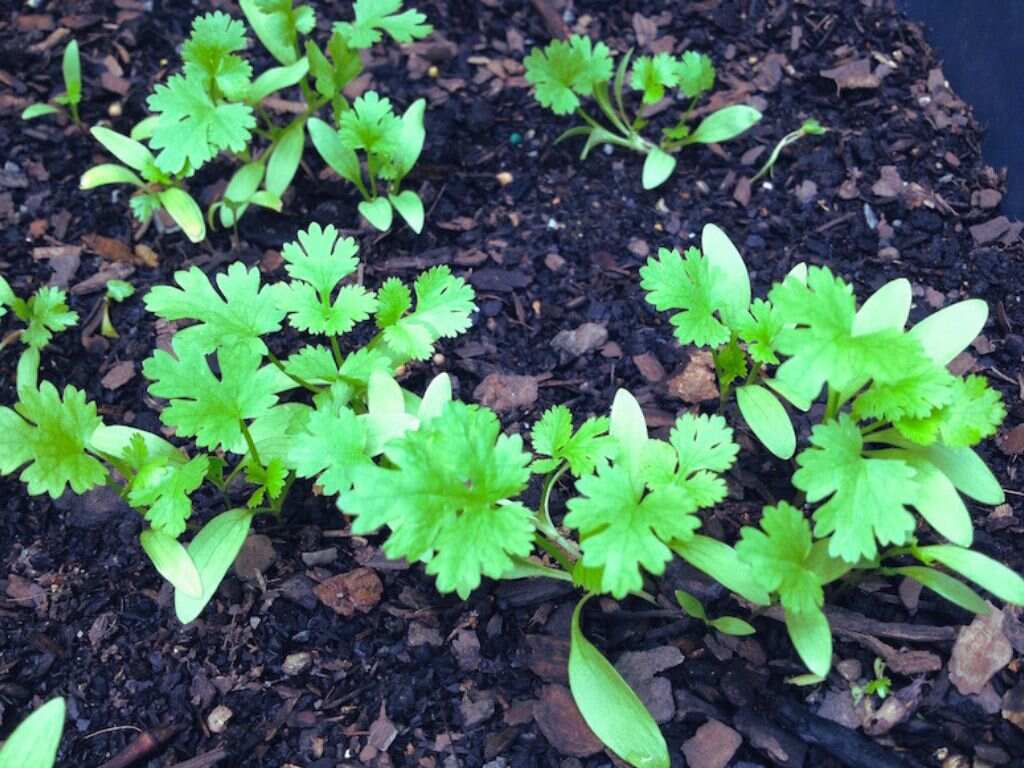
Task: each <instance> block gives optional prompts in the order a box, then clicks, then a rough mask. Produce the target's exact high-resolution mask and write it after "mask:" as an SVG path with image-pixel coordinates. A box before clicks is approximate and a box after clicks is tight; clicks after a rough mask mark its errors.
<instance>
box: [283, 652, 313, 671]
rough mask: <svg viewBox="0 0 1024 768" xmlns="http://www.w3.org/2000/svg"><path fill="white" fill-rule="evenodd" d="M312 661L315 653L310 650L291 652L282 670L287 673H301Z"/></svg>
mask: <svg viewBox="0 0 1024 768" xmlns="http://www.w3.org/2000/svg"><path fill="white" fill-rule="evenodd" d="M312 663H313V655H312V654H311V653H309V651H300V652H299V653H290V654H288V656H286V657H285V660H284V664H282V665H281V671H282V672H284V673H285V674H286V675H301V674H302V673H303V672H305V671H306V670H307V669H309V667H310V665H311V664H312Z"/></svg>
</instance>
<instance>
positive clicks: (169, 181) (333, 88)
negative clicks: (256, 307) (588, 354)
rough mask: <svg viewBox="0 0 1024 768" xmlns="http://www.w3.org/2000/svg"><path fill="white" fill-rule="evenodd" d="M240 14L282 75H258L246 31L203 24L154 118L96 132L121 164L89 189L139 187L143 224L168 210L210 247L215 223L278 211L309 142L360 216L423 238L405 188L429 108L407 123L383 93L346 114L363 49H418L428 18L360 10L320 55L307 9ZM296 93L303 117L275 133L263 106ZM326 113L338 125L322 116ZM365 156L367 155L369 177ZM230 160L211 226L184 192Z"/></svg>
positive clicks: (363, 0)
mask: <svg viewBox="0 0 1024 768" xmlns="http://www.w3.org/2000/svg"><path fill="white" fill-rule="evenodd" d="M240 5H241V8H242V12H243V13H244V15H245V19H246V21H247V22H248V29H251V30H252V32H253V33H254V34H255V35H256V37H257V38H258V39H259V41H260V42H261V43H262V44H263V46H264V47H265V48H266V49H267V51H268V52H269V53H270V54H271V55H272V56H273V57H274V59H276V61H277V64H278V65H277V66H273V67H270V68H269V69H266V70H264V71H263V72H261V73H259V74H258V75H257V74H256V73H255V71H254V69H253V64H252V62H251V61H250V60H249V58H247V44H246V33H247V27H246V25H245V24H244V23H243V22H241V21H239V20H237V19H233V18H232V17H230V16H229V15H227V14H226V13H223V12H220V11H216V12H213V13H207V14H204V15H202V16H199V17H197V18H196V19H195V20H194V21H193V24H192V31H191V34H190V35H189V38H188V40H187V41H186V42H185V43H184V45H183V46H182V60H183V64H184V66H183V68H182V71H181V72H179V73H176V74H173V75H171V77H170V78H169V79H168V80H167V82H165V83H161V84H159V85H157V86H156V88H155V90H154V92H153V93H152V95H150V97H149V98H148V100H147V102H146V103H147V106H148V107H149V110H150V112H151V113H152V114H151V115H150V116H149V117H147V118H146V119H144V120H143V121H142V122H141V123H139V124H138V125H136V126H135V128H134V129H133V130H132V132H131V136H130V138H129V137H125V136H121V135H120V134H115V133H114V132H113V131H109V130H107V129H94V131H93V135H94V136H95V137H96V138H97V140H99V141H100V143H102V144H103V146H104V147H105V148H106V149H107V150H108V151H110V152H111V153H112V154H114V156H115V157H117V158H118V160H120V161H121V163H123V165H101V166H98V167H96V168H92V169H90V170H89V171H87V172H86V174H85V175H84V176H83V177H82V187H83V188H84V189H90V188H92V187H95V186H99V185H101V184H130V185H132V186H134V187H136V189H137V192H136V193H135V194H134V195H133V197H132V199H131V205H132V211H133V213H134V214H135V216H136V218H137V219H139V220H140V221H141V222H143V223H145V222H148V221H149V220H150V218H151V217H152V216H153V214H154V213H155V212H156V211H157V210H159V209H161V208H163V209H164V210H165V211H166V212H167V213H168V214H169V215H170V216H171V218H173V219H174V220H175V222H177V224H178V225H179V226H180V227H181V229H182V230H183V231H184V232H185V234H186V235H187V236H188V237H189V239H190V240H192V241H194V242H198V241H200V240H202V239H204V238H205V237H206V227H207V224H209V225H210V226H211V227H212V226H213V225H214V224H215V223H216V222H218V221H219V223H220V225H221V226H223V227H236V226H237V222H238V219H239V218H241V216H243V215H244V214H245V212H246V211H247V210H248V209H249V208H250V207H251V206H254V205H255V206H261V207H264V208H269V209H271V210H275V211H279V210H281V207H282V199H283V197H284V195H285V192H286V191H287V190H288V188H289V187H290V186H291V183H292V181H293V179H294V177H295V174H296V173H297V172H298V169H299V167H300V165H301V162H302V158H303V154H304V152H305V148H306V134H307V133H309V135H310V138H311V139H312V141H313V143H314V144H315V145H316V147H317V149H318V150H319V151H320V153H321V155H323V157H324V159H325V161H326V162H327V163H328V164H329V165H331V167H333V168H334V169H335V170H336V171H338V173H339V174H340V175H341V176H342V177H343V178H345V179H347V180H349V181H351V182H352V183H353V184H355V186H356V187H357V188H358V189H359V191H360V194H361V195H362V197H363V201H362V203H361V204H360V206H359V210H360V212H361V213H363V215H364V216H366V218H367V219H368V220H369V221H370V222H371V223H372V224H373V225H374V226H376V227H378V228H380V229H387V228H388V227H389V226H390V224H391V220H392V212H393V211H394V210H397V211H398V213H399V215H401V216H402V217H403V218H404V219H405V220H406V221H407V222H408V223H409V225H410V226H411V227H412V228H413V229H414V230H415V231H417V232H419V231H420V230H421V229H422V227H423V218H424V213H423V205H422V202H421V201H420V199H419V197H418V196H417V195H416V193H415V192H412V191H411V190H402V189H401V188H400V184H401V182H402V180H403V179H404V177H405V176H406V175H407V174H408V172H409V171H410V170H411V169H412V166H413V165H414V164H415V162H416V159H417V158H418V156H419V153H420V150H421V149H422V146H423V138H424V133H423V112H424V108H425V102H423V101H422V100H420V101H417V102H415V103H414V104H412V105H411V106H410V107H409V109H408V110H407V111H406V112H405V114H404V115H403V117H401V118H399V117H397V116H396V115H395V114H394V113H393V112H392V110H391V104H390V101H389V100H388V99H386V98H382V97H380V96H378V95H377V94H376V93H373V92H370V93H367V94H364V95H363V96H361V97H360V98H359V99H356V101H355V103H354V104H350V103H349V101H348V100H347V98H346V97H345V95H344V93H343V91H344V89H345V87H346V86H347V85H348V84H349V83H350V82H352V80H354V79H355V78H356V77H357V76H358V75H359V74H360V72H361V71H362V67H363V64H362V60H361V58H360V55H359V52H360V50H361V49H365V48H369V47H371V46H372V45H374V44H375V43H378V42H380V41H381V40H382V39H383V36H384V34H387V35H388V36H389V37H391V39H393V40H395V41H397V42H400V43H404V42H410V41H411V40H416V39H420V38H422V37H424V36H426V35H427V34H429V33H430V31H431V29H432V28H431V27H430V25H429V24H426V23H425V22H426V17H425V16H424V15H423V14H422V13H420V12H419V11H416V10H412V9H408V10H402V0H356V2H355V3H354V4H353V6H352V7H353V12H354V16H355V18H354V19H353V20H352V21H350V22H338V23H336V24H334V26H333V28H332V32H331V36H330V38H329V40H328V42H327V45H326V49H321V48H320V46H318V45H317V43H316V42H315V41H314V40H313V39H311V38H310V37H309V36H310V35H311V34H313V32H314V31H315V29H316V16H315V12H314V11H313V8H312V7H311V6H309V5H298V6H296V5H295V4H294V2H293V1H292V0H284V2H267V1H266V0H243V1H242V2H241V3H240ZM290 88H294V89H297V91H298V93H299V94H301V97H302V99H303V101H304V104H305V108H304V109H303V110H302V111H301V112H300V113H298V114H295V115H292V117H291V118H290V119H289V120H288V122H285V123H278V122H277V121H275V119H274V118H273V117H272V115H271V113H270V112H269V111H268V110H267V109H265V108H264V106H263V101H264V100H265V99H267V98H268V97H271V96H273V95H274V94H277V93H279V92H281V91H283V90H285V89H290ZM327 108H329V110H330V112H331V115H332V118H331V119H332V125H328V123H326V122H325V121H324V120H322V119H321V118H320V117H318V115H320V114H321V113H322V112H323V111H325V110H326V109H327ZM336 127H337V128H340V130H336ZM97 131H102V132H101V133H97ZM144 143H145V144H148V147H147V146H145V144H144ZM357 151H361V152H364V153H365V163H366V172H365V173H366V175H365V177H364V175H363V173H364V172H363V168H362V166H361V161H360V160H359V158H358V157H357V155H356V152H357ZM223 155H229V156H231V157H233V158H234V159H235V160H236V161H237V162H238V164H239V168H238V170H237V171H236V172H235V173H234V174H233V175H232V177H231V178H230V180H229V181H228V183H227V184H226V185H225V186H224V191H223V194H222V197H221V198H220V199H219V200H216V201H214V203H213V204H212V205H211V206H210V208H209V210H208V211H207V214H206V217H205V220H204V217H203V214H202V212H201V211H200V209H199V206H198V204H197V203H196V201H195V199H194V198H193V197H192V196H191V195H190V194H189V193H188V192H187V191H186V189H185V183H186V181H187V180H188V179H189V178H190V177H192V176H193V175H194V174H195V173H196V171H198V170H199V169H200V168H202V167H203V166H205V165H206V164H207V163H209V162H211V161H213V160H214V158H216V157H219V156H223Z"/></svg>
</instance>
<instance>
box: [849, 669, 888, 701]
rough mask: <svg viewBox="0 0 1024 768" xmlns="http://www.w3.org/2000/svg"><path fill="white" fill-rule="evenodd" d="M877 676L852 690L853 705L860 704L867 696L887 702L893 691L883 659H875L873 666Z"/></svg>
mask: <svg viewBox="0 0 1024 768" xmlns="http://www.w3.org/2000/svg"><path fill="white" fill-rule="evenodd" d="M872 669H873V670H874V673H875V676H874V678H873V679H871V680H869V681H868V682H867V683H865V684H864V685H855V686H853V687H851V688H850V696H851V697H853V703H854V704H855V705H856V704H860V702H861V699H863V698H864V697H865V696H877V697H878V698H879V699H881V700H882V701H885V699H886V697H887V696H888V695H889V692H890V691H891V690H892V680H890V679H889V677H888V676H887V675H886V674H885V662H884V661H882V659H877V658H876V659H875V663H874V664H873V665H872Z"/></svg>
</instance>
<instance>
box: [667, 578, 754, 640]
mask: <svg viewBox="0 0 1024 768" xmlns="http://www.w3.org/2000/svg"><path fill="white" fill-rule="evenodd" d="M675 596H676V602H677V603H679V607H680V608H682V609H683V613H685V614H686V615H687V616H689V617H690V618H691V619H696V620H697V621H699V622H701V623H702V624H704V625H705V626H707V627H710V628H711V629H714V630H717V631H718V632H721V633H722V634H723V635H732V636H734V637H743V636H745V635H753V634H755V633H756V632H757V630H756V629H754V628H753V627H752V626H750V624H748V623H747V622H745V621H744V620H743V619H741V618H738V617H736V616H719V617H718V618H717V619H709V618H708V615H707V612H706V611H705V610H704V606H703V604H702V603H701V602H700V600H698V599H697V598H696V597H694V596H693V595H691V594H690V593H689V592H684V591H683V590H681V589H677V590H676V592H675Z"/></svg>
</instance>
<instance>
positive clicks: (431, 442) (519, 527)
mask: <svg viewBox="0 0 1024 768" xmlns="http://www.w3.org/2000/svg"><path fill="white" fill-rule="evenodd" d="M500 431H501V425H500V423H499V422H498V419H497V417H495V415H494V414H493V413H491V412H490V411H488V410H485V409H481V408H479V407H476V406H470V405H465V404H463V403H460V402H451V403H449V404H448V405H447V406H446V407H445V409H444V411H443V412H442V414H441V415H440V416H438V417H436V418H434V419H432V420H431V421H430V422H428V423H426V424H423V425H421V426H420V428H419V429H417V430H413V431H409V432H406V433H405V434H404V435H402V436H401V437H399V438H398V439H395V440H392V441H391V442H389V443H388V444H387V446H386V447H385V451H384V453H385V456H386V457H387V459H388V462H389V466H390V467H393V468H391V469H385V468H383V467H377V466H367V467H364V468H362V469H360V470H359V471H358V472H357V473H356V476H355V488H354V490H352V491H351V492H349V493H343V494H342V495H341V496H340V497H339V500H338V506H339V508H340V509H341V510H342V511H343V512H345V513H346V514H349V515H352V516H354V520H353V523H352V530H353V532H354V533H360V534H361V533H370V532H372V531H375V530H377V529H379V528H380V527H382V526H384V525H386V526H388V527H389V528H390V529H391V534H390V535H389V536H388V538H387V540H386V541H385V542H384V545H383V549H384V552H385V553H386V554H387V555H388V557H392V558H399V557H405V558H406V559H408V560H410V561H414V560H421V561H423V562H425V563H427V573H429V574H433V575H436V576H437V587H438V590H439V591H441V592H451V591H456V592H458V594H459V596H460V597H462V598H463V599H465V598H466V597H468V595H469V593H470V592H472V591H473V590H474V589H475V588H476V587H477V586H478V585H479V584H480V579H481V577H482V576H485V575H486V576H490V577H492V578H500V577H501V576H502V575H503V574H504V573H505V572H506V571H508V570H510V569H511V568H512V566H513V561H512V558H513V557H525V556H526V555H527V554H529V552H530V549H531V548H532V545H533V515H532V513H531V512H530V511H529V510H528V509H527V508H526V507H524V506H522V505H521V504H518V503H515V502H509V501H506V500H507V499H511V498H513V497H515V496H517V495H518V494H519V493H520V492H521V491H522V490H523V489H524V488H525V487H526V483H527V480H528V478H529V474H530V473H529V470H528V469H527V463H528V462H529V455H528V454H526V453H525V452H524V451H523V448H522V438H520V437H519V436H518V435H514V436H511V437H510V436H507V435H502V434H500Z"/></svg>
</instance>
